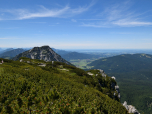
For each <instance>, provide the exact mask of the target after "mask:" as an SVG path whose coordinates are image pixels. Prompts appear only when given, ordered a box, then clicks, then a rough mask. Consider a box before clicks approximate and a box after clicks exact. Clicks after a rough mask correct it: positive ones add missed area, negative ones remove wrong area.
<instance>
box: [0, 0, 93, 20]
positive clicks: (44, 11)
mask: <svg viewBox="0 0 152 114" xmlns="http://www.w3.org/2000/svg"><path fill="white" fill-rule="evenodd" d="M93 5H94V2H91V4H90V5H88V6H83V7H78V8H75V9H72V8H70V7H69V6H68V5H67V6H65V7H63V8H60V9H57V8H56V9H48V8H46V7H44V6H39V9H37V10H36V9H35V10H28V9H5V10H4V9H3V10H2V9H1V10H0V13H1V12H2V13H3V14H4V16H3V15H1V17H0V20H23V19H32V18H40V17H60V18H66V17H70V16H73V15H77V14H80V13H83V12H85V11H87V10H89V8H90V7H91V6H93Z"/></svg>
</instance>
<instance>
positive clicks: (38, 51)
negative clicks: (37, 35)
mask: <svg viewBox="0 0 152 114" xmlns="http://www.w3.org/2000/svg"><path fill="white" fill-rule="evenodd" d="M20 57H27V58H31V59H39V60H44V61H58V62H63V63H66V64H69V65H70V64H71V63H69V62H67V61H66V60H65V59H63V58H62V57H61V56H60V55H58V54H57V53H55V52H54V51H53V50H52V49H51V48H50V47H49V46H42V47H34V48H33V49H31V50H28V51H25V52H23V53H20V54H19V55H17V56H15V57H14V58H13V60H19V58H20Z"/></svg>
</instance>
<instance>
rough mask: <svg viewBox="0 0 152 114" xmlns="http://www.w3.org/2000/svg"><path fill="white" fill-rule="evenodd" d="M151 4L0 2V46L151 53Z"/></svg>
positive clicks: (138, 0)
mask: <svg viewBox="0 0 152 114" xmlns="http://www.w3.org/2000/svg"><path fill="white" fill-rule="evenodd" d="M151 6H152V0H108V1H106V0H0V47H34V46H43V45H49V46H50V47H54V48H57V49H152V7H151Z"/></svg>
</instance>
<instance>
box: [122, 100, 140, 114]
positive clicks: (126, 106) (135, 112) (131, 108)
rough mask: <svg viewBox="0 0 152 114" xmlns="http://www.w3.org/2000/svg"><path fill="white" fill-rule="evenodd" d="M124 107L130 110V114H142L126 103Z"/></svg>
mask: <svg viewBox="0 0 152 114" xmlns="http://www.w3.org/2000/svg"><path fill="white" fill-rule="evenodd" d="M123 106H124V107H125V108H126V109H127V110H128V112H129V113H134V114H140V113H139V112H138V110H137V109H136V108H135V107H134V106H132V105H127V102H126V101H125V102H124V103H123Z"/></svg>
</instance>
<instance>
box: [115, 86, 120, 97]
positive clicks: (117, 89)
mask: <svg viewBox="0 0 152 114" xmlns="http://www.w3.org/2000/svg"><path fill="white" fill-rule="evenodd" d="M115 90H116V91H117V92H118V98H119V99H120V90H119V86H118V85H116V86H115Z"/></svg>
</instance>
